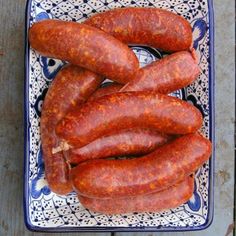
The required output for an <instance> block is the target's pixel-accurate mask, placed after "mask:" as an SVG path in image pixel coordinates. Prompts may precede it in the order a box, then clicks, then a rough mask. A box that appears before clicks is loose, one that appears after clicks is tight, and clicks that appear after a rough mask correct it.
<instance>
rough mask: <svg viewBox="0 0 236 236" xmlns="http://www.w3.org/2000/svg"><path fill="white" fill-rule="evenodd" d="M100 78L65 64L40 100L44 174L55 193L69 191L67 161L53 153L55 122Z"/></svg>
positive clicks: (90, 92)
mask: <svg viewBox="0 0 236 236" xmlns="http://www.w3.org/2000/svg"><path fill="white" fill-rule="evenodd" d="M101 82H102V78H101V77H100V76H98V75H96V74H94V73H93V72H90V71H88V70H85V69H82V68H79V67H77V66H73V65H67V66H65V67H64V68H62V69H61V70H60V71H59V73H58V74H57V75H56V77H55V79H54V80H53V82H52V84H51V85H50V87H49V89H48V92H47V94H46V97H45V100H44V102H43V107H42V114H41V120H40V129H41V140H42V149H43V159H44V163H45V175H46V179H47V181H48V184H49V187H50V189H51V190H52V191H53V192H55V193H58V194H67V193H69V192H71V190H72V185H71V182H70V180H69V169H70V168H69V165H68V164H67V163H66V162H65V159H64V157H63V154H62V153H55V154H53V153H52V149H53V148H54V147H55V146H57V145H58V144H59V139H58V138H57V136H56V134H55V126H56V124H57V122H58V121H60V120H61V119H62V118H63V116H64V115H65V114H66V112H68V110H69V108H71V107H73V106H78V105H79V104H80V103H83V102H84V101H85V100H86V99H87V98H88V97H89V95H90V94H92V93H93V92H94V91H95V90H96V89H97V87H99V85H100V84H101Z"/></svg>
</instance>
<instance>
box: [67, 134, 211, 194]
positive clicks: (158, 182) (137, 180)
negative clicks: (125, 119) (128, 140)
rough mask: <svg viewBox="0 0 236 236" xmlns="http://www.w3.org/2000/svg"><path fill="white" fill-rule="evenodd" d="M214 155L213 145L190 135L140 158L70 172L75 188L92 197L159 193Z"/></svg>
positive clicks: (97, 162) (95, 162)
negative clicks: (212, 152) (212, 153)
mask: <svg viewBox="0 0 236 236" xmlns="http://www.w3.org/2000/svg"><path fill="white" fill-rule="evenodd" d="M210 155H211V142H210V141H209V140H208V139H206V138H204V137H203V136H201V135H200V134H188V135H184V136H182V137H180V138H177V139H175V140H174V141H172V142H170V143H168V144H165V145H163V146H161V147H160V148H157V149H156V151H154V152H152V153H150V154H148V155H146V156H144V157H140V158H134V159H126V160H105V159H99V160H91V161H87V162H83V163H81V164H79V165H78V166H77V167H75V168H73V169H72V170H71V179H72V182H73V186H74V189H75V190H76V191H77V193H78V194H79V195H82V196H86V197H91V198H114V197H128V196H137V195H142V194H148V193H153V192H158V191H161V190H164V189H167V188H168V187H170V186H172V185H174V184H175V183H178V182H180V181H182V180H184V179H185V178H186V177H187V176H189V175H190V174H192V173H194V172H195V171H196V170H197V169H198V168H199V167H200V166H202V165H203V164H204V162H205V161H207V160H208V159H209V157H210Z"/></svg>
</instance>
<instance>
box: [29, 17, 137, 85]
mask: <svg viewBox="0 0 236 236" xmlns="http://www.w3.org/2000/svg"><path fill="white" fill-rule="evenodd" d="M29 41H30V45H31V47H32V48H34V49H35V50H37V51H38V52H39V53H41V54H42V55H44V56H48V57H53V58H58V59H61V60H65V61H68V62H70V63H71V64H74V65H78V66H81V67H84V68H86V69H88V70H91V71H93V72H95V73H98V74H101V75H103V76H106V77H108V78H109V79H111V80H115V81H117V82H120V83H124V84H125V83H127V82H128V81H129V80H130V78H131V77H132V76H133V74H134V73H135V72H136V70H137V69H138V67H139V62H138V59H137V57H136V56H135V54H134V53H133V52H132V50H131V49H129V48H128V46H127V45H125V44H124V43H122V42H120V41H119V40H117V39H115V38H114V37H113V36H111V35H109V34H107V33H105V32H104V31H102V30H99V29H97V28H94V27H91V26H89V25H85V24H80V23H76V22H66V21H60V20H43V21H40V22H37V23H35V24H33V26H32V27H31V28H30V30H29Z"/></svg>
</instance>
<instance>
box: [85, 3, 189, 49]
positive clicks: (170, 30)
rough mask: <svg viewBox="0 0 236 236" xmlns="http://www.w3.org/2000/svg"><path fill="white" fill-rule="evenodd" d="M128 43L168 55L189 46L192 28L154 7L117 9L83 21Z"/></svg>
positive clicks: (183, 21)
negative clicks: (156, 49) (165, 52)
mask: <svg viewBox="0 0 236 236" xmlns="http://www.w3.org/2000/svg"><path fill="white" fill-rule="evenodd" d="M84 23H85V24H87V25H91V26H94V27H96V28H99V29H101V30H103V31H105V32H107V33H109V34H111V35H113V36H114V37H115V38H117V39H119V40H121V41H122V42H124V43H128V44H142V45H148V46H152V47H155V48H159V49H162V50H164V51H168V52H175V51H184V50H188V49H190V48H191V47H192V28H191V25H190V24H189V22H188V21H187V20H185V19H184V18H183V17H182V16H179V15H177V14H174V13H172V12H170V11H167V10H163V9H158V8H146V7H145V8H130V7H129V8H119V9H113V10H110V11H107V12H104V13H99V14H96V15H94V16H92V17H90V18H89V19H87V20H86V21H85V22H84Z"/></svg>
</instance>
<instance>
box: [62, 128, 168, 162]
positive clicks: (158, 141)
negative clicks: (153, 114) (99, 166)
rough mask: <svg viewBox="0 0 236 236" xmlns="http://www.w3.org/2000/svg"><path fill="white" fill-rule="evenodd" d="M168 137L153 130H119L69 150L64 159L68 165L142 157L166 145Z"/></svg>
mask: <svg viewBox="0 0 236 236" xmlns="http://www.w3.org/2000/svg"><path fill="white" fill-rule="evenodd" d="M169 140H170V137H169V136H167V135H165V134H160V133H158V132H157V131H155V130H148V129H141V128H136V129H131V130H121V131H118V132H117V133H114V134H111V135H109V136H104V137H101V138H99V139H96V140H94V141H92V142H91V143H89V144H87V145H86V146H83V147H81V148H79V149H69V150H68V151H66V152H65V157H66V159H67V160H68V161H69V162H70V163H75V164H78V163H80V162H82V161H86V160H89V159H99V158H106V157H119V156H127V155H144V154H147V153H150V152H152V151H154V150H155V149H156V148H157V147H158V146H161V145H163V144H165V143H167V142H168V141H169Z"/></svg>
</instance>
